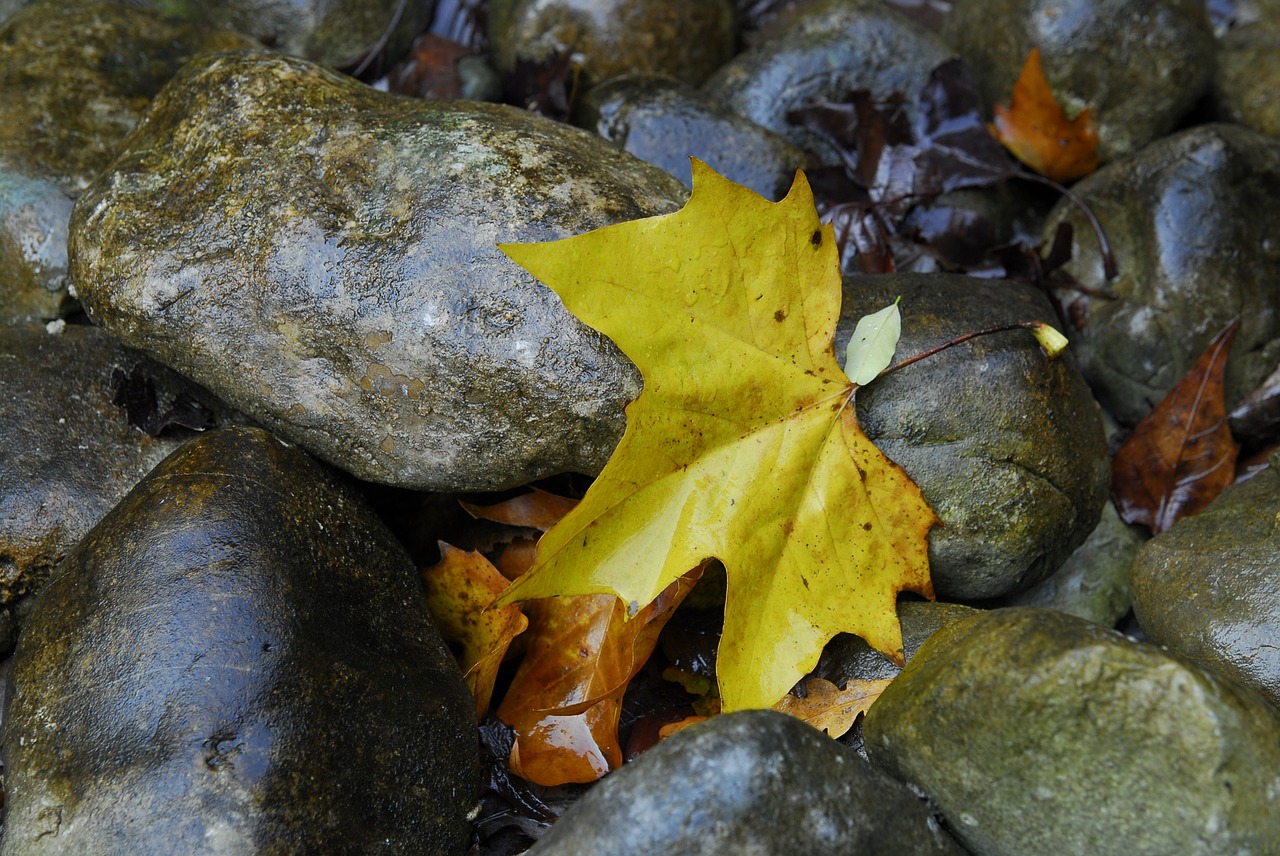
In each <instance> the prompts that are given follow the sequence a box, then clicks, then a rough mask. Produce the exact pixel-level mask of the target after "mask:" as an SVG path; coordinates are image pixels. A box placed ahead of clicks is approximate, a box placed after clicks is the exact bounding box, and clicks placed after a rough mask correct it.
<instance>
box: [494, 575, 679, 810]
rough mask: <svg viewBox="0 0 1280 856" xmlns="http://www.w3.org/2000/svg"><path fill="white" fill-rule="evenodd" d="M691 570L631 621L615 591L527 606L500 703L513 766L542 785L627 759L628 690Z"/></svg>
mask: <svg viewBox="0 0 1280 856" xmlns="http://www.w3.org/2000/svg"><path fill="white" fill-rule="evenodd" d="M701 571H702V569H701V568H700V567H699V568H698V569H696V570H694V571H692V572H690V573H689V574H687V575H685V576H684V577H681V578H680V579H679V580H677V581H676V582H674V583H672V584H671V585H670V586H668V587H667V588H666V589H665V590H664V591H663V592H662V594H660V595H659V596H658V598H657V599H656V600H654V601H653V603H651V604H649V605H648V606H646V607H645V608H644V609H642V610H640V612H639V613H638V614H637V615H636V616H635V617H634V618H631V619H630V620H628V619H627V614H626V606H625V605H624V604H623V603H621V602H620V601H619V600H618V599H617V598H616V597H614V596H613V595H581V596H577V597H561V598H549V599H545V600H539V601H535V602H532V603H529V604H526V606H525V609H526V610H527V611H528V614H529V621H530V630H529V634H528V642H527V647H526V653H525V658H524V660H523V661H522V662H521V664H520V668H519V670H518V671H517V672H516V676H515V678H514V679H513V680H512V682H511V688H510V689H508V690H507V694H506V696H505V697H504V698H503V699H502V704H501V705H500V706H499V708H498V718H499V719H501V720H502V721H503V722H505V723H506V724H507V725H509V726H510V727H511V728H512V729H513V730H514V731H515V745H514V746H513V747H512V750H511V757H510V759H509V760H510V765H511V771H512V772H513V773H515V774H516V775H517V776H520V777H521V778H524V779H528V780H529V781H531V782H535V783H537V784H539V785H562V784H565V783H567V782H594V781H595V780H596V779H599V778H600V777H601V776H603V775H604V774H605V773H607V772H609V770H612V769H615V768H616V767H618V766H619V765H621V763H622V747H621V745H620V744H619V742H618V717H619V714H620V713H621V712H622V694H623V692H624V691H625V690H626V688H627V684H628V683H629V682H630V680H631V679H632V678H633V677H635V675H636V673H637V672H639V671H640V669H641V667H642V666H643V665H644V663H645V661H646V660H647V659H648V658H649V655H650V654H652V653H653V649H654V646H655V645H657V642H658V633H659V632H660V631H661V630H662V628H663V626H664V625H665V624H666V622H667V620H668V619H669V618H670V617H671V614H672V613H673V612H675V609H676V607H677V606H679V605H680V602H681V601H683V600H684V598H685V596H686V595H688V593H689V591H690V590H691V589H692V587H693V583H694V582H696V581H697V578H698V577H699V576H700V575H701Z"/></svg>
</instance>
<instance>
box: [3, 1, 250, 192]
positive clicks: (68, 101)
mask: <svg viewBox="0 0 1280 856" xmlns="http://www.w3.org/2000/svg"><path fill="white" fill-rule="evenodd" d="M253 44H255V43H254V42H253V40H251V39H249V38H248V37H246V36H242V35H240V34H238V33H232V32H230V31H226V30H211V29H206V28H200V27H195V26H192V25H190V24H186V23H183V22H181V21H175V20H174V19H172V18H166V17H164V16H163V15H160V14H158V13H157V12H155V11H153V10H150V9H143V8H139V7H137V6H133V5H130V4H127V3H113V2H91V3H69V2H65V0H44V2H37V3H32V4H31V5H29V6H26V7H25V8H23V9H22V10H21V11H18V12H16V13H15V14H14V15H12V16H11V17H10V18H9V19H8V20H6V21H5V22H4V23H3V24H0V92H3V93H4V97H3V98H0V159H3V160H6V161H8V162H9V164H10V166H12V167H13V168H16V169H19V170H20V171H22V172H24V173H25V174H29V175H33V176H37V177H42V178H48V179H50V180H52V181H53V182H55V183H57V184H58V185H59V187H61V188H62V189H63V190H65V191H67V192H69V193H72V194H74V193H78V192H79V191H80V190H82V189H83V188H84V187H85V186H86V185H87V184H88V183H89V182H90V181H91V180H92V179H93V178H94V176H96V175H97V174H98V173H99V172H101V171H102V170H103V169H104V168H105V167H106V166H107V164H109V163H110V162H111V159H112V158H114V157H115V154H116V150H117V149H118V147H119V145H120V142H121V140H123V139H124V137H125V136H126V135H127V134H128V133H129V132H130V131H132V130H133V128H134V126H135V125H137V124H138V121H139V120H140V119H141V118H142V114H143V112H145V111H146V109H147V105H148V104H149V103H150V101H151V99H152V97H154V96H155V94H156V93H157V92H159V91H160V87H162V86H163V85H164V84H165V82H166V81H168V79H169V78H170V77H172V76H173V74H174V72H176V71H177V70H178V68H180V67H181V66H182V64H183V63H185V62H186V61H187V60H188V59H190V58H191V57H192V56H193V55H195V54H197V53H199V52H201V51H206V50H227V49H230V48H243V47H249V46H252V45H253Z"/></svg>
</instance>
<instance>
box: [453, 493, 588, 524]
mask: <svg viewBox="0 0 1280 856" xmlns="http://www.w3.org/2000/svg"><path fill="white" fill-rule="evenodd" d="M577 504H578V500H576V499H570V498H568V497H567V496H556V495H555V494H554V493H548V492H547V491H545V490H542V489H541V488H536V487H535V488H533V489H532V490H530V491H529V493H522V494H520V495H519V496H515V497H512V498H511V499H508V500H504V501H502V502H499V503H495V504H493V505H475V504H474V503H470V502H462V503H460V505H461V506H462V507H463V508H465V509H466V510H467V513H468V514H470V515H471V516H472V517H476V518H479V519H481V520H492V521H493V522H494V523H505V524H507V525H508V526H524V527H526V528H528V529H540V530H542V531H543V532H546V531H547V530H548V529H550V528H551V527H552V526H554V525H556V523H558V522H560V518H562V517H564V516H565V515H566V514H568V513H569V512H570V511H572V510H573V509H574V507H575V506H576V505H577Z"/></svg>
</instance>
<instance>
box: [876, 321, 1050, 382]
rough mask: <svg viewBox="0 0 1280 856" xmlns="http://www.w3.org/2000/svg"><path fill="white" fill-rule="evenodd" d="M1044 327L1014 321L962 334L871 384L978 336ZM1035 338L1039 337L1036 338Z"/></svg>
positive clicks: (887, 371) (889, 370) (902, 362)
mask: <svg viewBox="0 0 1280 856" xmlns="http://www.w3.org/2000/svg"><path fill="white" fill-rule="evenodd" d="M1044 326H1045V325H1044V322H1043V321H1016V322H1014V323H1012V324H998V325H996V326H994V327H984V328H983V329H981V330H973V331H971V332H969V333H964V334H963V335H960V336H956V337H955V338H954V339H949V340H948V341H946V342H943V343H942V344H941V345H934V346H933V347H932V348H927V349H925V350H923V351H921V352H920V353H918V354H914V355H912V356H910V357H906V358H905V359H902V360H899V361H898V362H896V363H894V364H893V365H891V366H889V367H888V368H886V369H885V370H884V371H882V372H880V374H878V375H876V376H875V377H874V378H873V379H872V382H873V383H874V382H875V381H877V380H880V378H882V377H884V376H886V375H891V374H893V373H894V372H896V371H899V370H900V369H905V368H906V367H907V366H909V365H912V364H914V363H918V362H920V361H921V360H923V359H927V358H929V357H932V356H936V355H937V354H940V353H942V352H943V351H945V350H947V349H948V348H954V347H955V346H956V345H963V344H964V343H965V342H967V341H969V340H970V339H976V338H978V337H979V336H990V335H991V334H992V333H1007V332H1009V331H1010V330H1030V331H1032V333H1036V332H1037V331H1039V330H1040V329H1042V328H1043V327H1044ZM1037 338H1039V337H1038V336H1037ZM1049 356H1050V358H1053V357H1054V356H1057V355H1056V354H1050V355H1049Z"/></svg>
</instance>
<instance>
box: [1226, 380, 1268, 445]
mask: <svg viewBox="0 0 1280 856" xmlns="http://www.w3.org/2000/svg"><path fill="white" fill-rule="evenodd" d="M1227 419H1228V420H1229V421H1230V423H1231V432H1232V433H1233V434H1235V435H1236V436H1237V437H1241V438H1246V437H1247V438H1248V439H1250V440H1252V441H1254V442H1269V441H1272V440H1276V439H1280V369H1276V370H1275V371H1274V372H1272V373H1271V375H1270V376H1269V377H1268V378H1267V379H1266V380H1264V381H1263V382H1262V383H1261V385H1259V386H1258V388H1257V389H1255V390H1254V391H1253V392H1251V393H1249V395H1248V396H1246V397H1245V399H1244V401H1242V402H1240V403H1239V404H1238V405H1237V406H1236V408H1235V409H1234V410H1232V411H1231V413H1230V414H1229V415H1228V417H1227Z"/></svg>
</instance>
